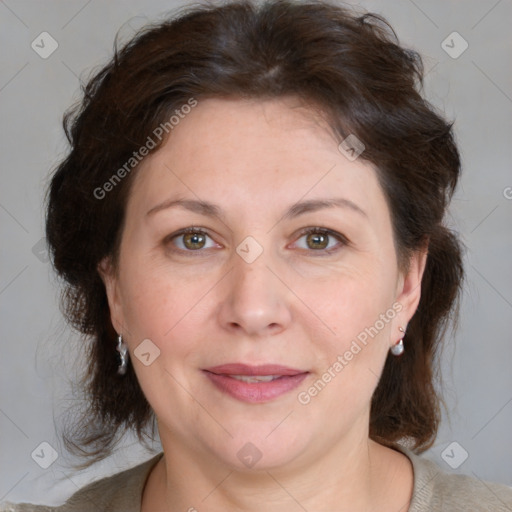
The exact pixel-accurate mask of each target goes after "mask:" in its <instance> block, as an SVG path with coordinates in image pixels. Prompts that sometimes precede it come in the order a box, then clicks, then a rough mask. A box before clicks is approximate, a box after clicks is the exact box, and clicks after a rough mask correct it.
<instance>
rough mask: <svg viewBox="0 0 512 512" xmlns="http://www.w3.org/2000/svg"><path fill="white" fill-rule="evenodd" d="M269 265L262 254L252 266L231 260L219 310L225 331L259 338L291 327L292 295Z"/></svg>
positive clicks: (236, 257)
mask: <svg viewBox="0 0 512 512" xmlns="http://www.w3.org/2000/svg"><path fill="white" fill-rule="evenodd" d="M269 263H271V262H270V261H268V259H267V257H266V253H265V251H264V252H263V254H261V255H260V256H259V257H258V258H257V259H256V261H253V262H252V263H247V262H246V261H244V260H243V259H242V258H241V257H239V256H238V255H235V256H234V268H233V270H232V271H231V272H230V273H229V275H228V276H227V279H226V280H225V283H224V290H223V293H224V298H223V300H222V301H221V304H220V309H219V321H220V322H221V325H222V327H223V328H224V329H226V330H228V331H230V332H235V333H237V334H243V335H246V336H252V337H254V336H256V337H258V336H269V335H273V334H278V333H280V332H282V331H283V330H285V329H286V328H287V327H288V326H289V325H290V323H291V320H292V313H291V311H290V304H291V303H290V301H291V300H292V298H293V293H292V291H291V290H290V289H289V288H288V287H287V286H286V284H285V283H286V279H284V278H283V276H280V275H279V272H278V271H276V270H275V269H274V268H272V266H275V265H272V266H269Z"/></svg>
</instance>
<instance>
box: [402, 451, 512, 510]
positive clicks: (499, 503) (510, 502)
mask: <svg viewBox="0 0 512 512" xmlns="http://www.w3.org/2000/svg"><path fill="white" fill-rule="evenodd" d="M399 451H402V452H403V453H404V454H405V455H406V456H407V457H409V459H410V460H411V463H412V466H413V470H414V489H413V496H412V500H411V505H410V508H409V511H408V512H424V511H427V510H428V511H429V512H435V511H445V510H471V511H472V512H484V511H485V512H511V511H512V487H508V486H506V485H504V484H498V483H492V482H487V481H484V480H480V479H479V478H476V477H471V476H468V475H458V474H453V473H448V472H447V471H444V470H443V469H442V468H441V467H439V466H438V465H437V464H435V463H434V462H432V461H430V460H428V459H425V458H423V457H420V456H419V455H416V454H414V453H413V452H411V451H409V450H407V449H405V448H403V447H399Z"/></svg>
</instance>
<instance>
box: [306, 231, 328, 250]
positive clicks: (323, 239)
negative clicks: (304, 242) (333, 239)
mask: <svg viewBox="0 0 512 512" xmlns="http://www.w3.org/2000/svg"><path fill="white" fill-rule="evenodd" d="M310 241H312V242H313V245H316V247H314V248H316V249H318V248H320V249H325V247H327V235H324V234H322V233H313V234H310V235H309V236H308V242H310Z"/></svg>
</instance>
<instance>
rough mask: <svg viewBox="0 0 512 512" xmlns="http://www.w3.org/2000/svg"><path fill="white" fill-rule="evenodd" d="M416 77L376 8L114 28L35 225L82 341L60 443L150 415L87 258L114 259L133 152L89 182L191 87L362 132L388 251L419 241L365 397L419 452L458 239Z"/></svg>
mask: <svg viewBox="0 0 512 512" xmlns="http://www.w3.org/2000/svg"><path fill="white" fill-rule="evenodd" d="M422 86H423V65H422V61H421V58H420V56H419V55H418V54H417V53H416V52H414V51H411V50H408V49H405V48H403V47H401V46H400V44H399V42H398V39H397V37H396V35H395V33H394V32H393V30H392V29H391V27H390V26H389V25H388V24H387V22H386V21H385V20H384V19H383V18H381V17H380V16H377V15H374V14H361V13H355V12H353V11H351V10H349V9H347V8H342V7H340V6H338V5H336V4H334V3H329V2H327V1H319V2H293V1H288V0H283V1H267V2H264V3H261V4H255V3H252V2H249V1H235V2H228V3H222V4H217V5H207V6H205V5H200V6H197V5H195V6H192V7H190V6H189V7H187V8H186V9H184V10H181V11H179V12H178V14H175V15H174V16H172V17H170V18H168V19H166V20H165V21H163V22H159V23H157V24H152V25H148V26H146V27H144V28H143V29H142V30H141V31H139V32H138V33H137V34H136V35H135V36H134V37H133V38H132V39H131V40H130V41H129V42H128V43H127V44H125V45H124V46H123V47H121V48H118V45H117V42H116V44H115V45H114V56H113V58H112V59H111V61H110V62H109V63H108V64H107V65H106V66H104V67H103V68H102V69H101V70H100V71H99V72H97V73H96V74H95V75H94V76H93V77H92V78H91V79H90V80H89V81H88V82H87V83H86V85H84V86H83V87H82V88H83V99H82V100H81V101H80V102H79V103H78V104H77V105H75V106H74V107H72V108H71V109H70V110H69V111H68V112H67V113H66V115H65V117H64V129H65V132H66V135H67V138H68V140H69V143H70V146H71V148H70V151H69V153H68V155H67V157H66V158H65V159H64V160H63V161H62V162H61V163H60V164H59V165H58V167H57V168H56V169H55V172H54V174H53V176H52V178H51V183H50V186H49V189H48V196H47V218H46V232H47V239H48V243H49V247H50V254H51V257H52V263H53V265H54V268H55V270H56V272H57V273H58V275H59V276H60V277H61V278H62V279H63V280H64V288H63V297H62V307H63V312H64V313H65V315H66V317H67V319H68V321H69V322H70V323H71V324H72V325H73V326H74V327H75V328H76V329H78V330H79V331H80V332H81V333H83V334H84V335H85V336H83V339H84V343H86V344H87V355H88V361H87V364H88V367H87V371H86V373H85V374H84V375H83V380H82V382H81V384H82V388H83V390H84V393H85V395H86V397H87V404H88V405H87V407H85V408H82V409H81V410H80V417H79V418H78V419H76V418H75V419H74V420H73V421H72V422H71V423H72V425H71V428H69V425H68V427H67V428H65V432H64V433H63V439H64V442H65V444H66V446H67V448H68V449H69V450H71V451H72V452H73V453H78V454H80V455H81V456H82V460H84V461H85V462H84V463H83V464H82V465H81V466H80V467H87V466H88V465H90V464H91V463H93V462H95V461H97V460H101V459H102V458H104V457H106V456H107V455H109V454H110V453H111V452H112V450H113V448H114V447H115V446H116V444H117V442H118V440H119V438H120V435H121V434H122V433H124V432H126V430H127V429H128V430H132V431H133V432H135V433H136V434H137V436H138V439H139V440H140V441H141V442H143V441H144V440H145V439H147V438H148V437H151V436H153V435H154V428H155V421H154V420H155V416H154V413H153V411H152V409H151V407H150V405H149V403H148V402H147V400H146V398H145V396H144V394H143V392H142V390H141V388H140V386H139V383H138V381H137V378H136V375H135V372H134V371H133V367H132V366H131V365H130V364H129V367H128V372H127V374H126V375H124V376H121V375H118V374H117V372H116V370H117V366H118V364H119V359H118V353H117V352H116V332H115V331H114V328H113V326H112V324H111V321H110V312H109V305H108V302H107V296H106V293H105V287H104V284H103V281H102V279H101V278H100V275H99V273H98V270H97V267H98V263H99V262H100V261H101V260H102V259H103V258H105V257H110V259H111V262H112V264H113V266H114V268H115V265H116V262H117V258H118V250H119V243H120V239H121V236H122V231H123V219H124V214H125V205H126V200H127V197H128V195H129V193H130V186H131V183H132V181H133V178H134V176H135V174H136V172H137V166H134V168H133V170H130V171H129V172H126V173H125V174H126V176H123V179H121V180H118V182H116V183H115V185H114V186H112V187H109V191H108V194H106V195H105V196H104V197H99V196H101V195H102V194H98V193H97V192H96V193H95V191H97V190H98V189H99V188H101V187H103V186H104V184H105V183H107V182H108V181H109V180H110V179H111V178H112V176H113V175H114V174H115V173H116V172H117V171H118V169H120V168H122V167H123V165H125V164H126V162H127V161H129V159H130V158H132V157H133V154H134V152H137V151H138V150H139V149H140V148H141V147H142V146H143V145H145V144H146V141H147V138H148V136H150V135H151V134H152V133H154V130H155V129H156V128H157V127H158V126H159V125H161V124H162V123H166V122H168V121H169V118H170V116H171V115H172V114H173V113H174V112H176V110H177V109H178V110H179V109H180V108H181V107H182V106H183V105H185V104H187V102H189V101H190V99H191V98H194V99H195V100H196V101H198V102H199V103H200V102H201V99H204V98H207V97H217V98H261V99H267V98H278V97H282V96H284V95H294V96H296V97H299V98H301V99H303V100H304V101H305V102H306V104H309V105H311V106H316V107H320V108H321V110H322V112H323V113H324V114H325V116H326V118H327V119H328V121H329V124H330V126H331V127H332V129H333V130H334V133H336V134H337V136H339V140H340V141H341V140H343V139H344V138H345V137H347V136H348V135H349V134H355V135H356V136H357V137H358V138H359V139H360V140H361V141H363V143H364V144H365V151H364V152H363V154H362V155H361V156H360V158H362V159H364V160H367V161H368V162H371V163H373V164H374V165H375V166H376V168H377V173H378V178H379V180H380V184H381V186H382V188H383V190H384V193H385V196H386V199H387V202H388V206H389V208H390V211H391V215H392V221H393V230H394V238H395V245H396V248H397V255H398V261H399V265H400V267H401V268H402V269H405V268H406V262H407V260H408V256H410V255H411V253H412V251H415V250H419V249H421V248H422V247H424V244H425V241H428V243H429V245H428V258H427V263H426V269H425V272H424V275H423V280H422V293H421V300H420V303H419V306H418V309H417V311H416V313H415V315H414V316H413V318H412V319H411V321H410V323H409V325H408V329H407V334H406V336H405V343H406V347H407V348H406V351H405V353H404V355H403V356H402V357H400V358H396V357H393V356H388V358H387V360H386V363H385V367H384V370H383V374H382V376H381V379H380V382H379V383H378V386H377V388H376V390H375V393H374V395H373V398H372V404H371V414H370V437H371V438H372V439H374V440H375V441H377V442H379V443H381V444H384V445H387V446H393V445H394V444H395V443H397V442H398V441H399V440H404V439H407V440H408V441H409V445H410V447H411V449H413V450H414V451H416V452H417V453H421V452H422V451H424V450H426V449H427V448H428V447H430V446H431V445H432V443H433V441H434V440H435V436H436V434H437V429H438V425H439V421H440V403H442V398H441V397H440V395H439V393H438V391H437V383H436V377H437V376H438V371H437V369H438V364H437V360H438V355H439V354H438V352H439V348H440V342H441V340H442V338H443V337H444V335H445V333H446V330H447V327H448V325H449V324H450V320H454V325H455V324H456V319H457V316H458V310H459V295H460V289H461V284H462V280H463V267H462V257H461V249H462V245H461V244H460V242H459V241H458V240H457V237H456V236H455V234H454V233H453V232H452V231H450V230H449V229H448V228H447V227H445V226H444V225H443V217H444V214H445V210H446V208H447V206H448V204H449V201H450V200H451V197H452V195H453V193H454V189H455V187H456V184H457V180H458V178H459V173H460V159H459V154H458V150H457V147H456V144H455V142H454V137H453V132H452V124H451V123H450V122H447V121H446V120H445V119H444V118H443V116H442V115H441V114H439V113H437V112H436V111H435V109H434V108H433V107H432V106H431V105H430V104H429V103H428V102H427V101H426V100H425V99H423V97H422V95H421V91H422ZM168 136H171V137H172V131H171V130H169V135H167V137H168ZM165 139H166V137H163V138H162V141H157V142H158V143H157V144H156V147H155V148H154V149H152V151H156V149H158V147H160V145H161V143H162V142H165ZM125 169H126V167H125ZM150 425H152V433H151V434H149V436H148V427H149V426H150Z"/></svg>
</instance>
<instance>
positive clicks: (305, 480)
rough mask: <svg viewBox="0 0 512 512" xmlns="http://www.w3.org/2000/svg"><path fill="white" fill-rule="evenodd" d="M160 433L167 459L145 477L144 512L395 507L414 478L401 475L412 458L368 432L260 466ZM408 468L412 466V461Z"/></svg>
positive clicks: (352, 511)
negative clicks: (239, 463) (245, 465)
mask: <svg viewBox="0 0 512 512" xmlns="http://www.w3.org/2000/svg"><path fill="white" fill-rule="evenodd" d="M160 437H161V440H162V445H163V447H164V453H165V457H163V458H162V459H161V460H160V462H159V463H158V464H157V466H156V467H155V468H154V471H153V472H152V475H150V479H148V483H147V485H146V489H145V492H144V496H143V507H142V511H143V512H145V511H146V510H148V511H149V510H162V511H164V510H166V511H168V512H173V511H175V510H187V511H190V512H194V510H196V511H199V512H201V511H204V510H233V511H243V512H252V511H254V512H256V511H260V510H261V507H262V504H263V503H264V504H265V511H268V512H277V511H279V512H283V511H288V510H300V509H301V508H302V509H304V510H319V509H322V510H337V511H339V512H348V511H350V512H356V511H361V512H362V511H368V510H380V511H384V510H386V509H387V508H388V505H389V507H390V509H391V506H393V507H395V508H394V510H402V512H403V511H405V510H407V504H408V498H410V494H411V490H410V489H409V487H411V488H412V477H411V480H410V482H405V481H404V478H405V474H406V473H405V471H406V468H405V466H404V465H403V464H404V460H403V459H406V460H407V461H408V459H407V457H405V456H403V455H401V454H399V453H398V452H395V451H394V450H390V449H388V448H385V447H383V446H381V445H379V444H377V443H375V442H374V441H371V440H369V439H368V437H367V436H366V437H361V436H359V438H355V436H353V435H352V436H347V437H346V438H345V439H344V440H342V441H339V442H338V443H333V444H332V445H330V448H329V451H328V452H326V453H323V454H320V456H319V454H318V452H317V453H315V457H314V458H309V459H308V458H307V457H303V458H302V460H301V462H300V463H299V462H293V463H290V464H286V466H281V467H275V468H266V469H265V468H264V469H259V470H258V469H256V468H253V469H250V470H249V469H248V470H239V469H234V468H233V467H230V466H228V465H226V464H223V463H222V462H219V460H218V459H217V458H215V457H213V455H212V454H209V453H207V452H205V451H204V450H203V451H202V450H200V449H199V448H197V447H190V446H187V445H186V443H184V442H183V441H184V440H182V439H176V438H175V437H173V436H172V435H170V433H169V432H162V430H160ZM389 452H393V454H394V455H393V454H391V453H389ZM393 457H394V458H393ZM407 470H408V471H409V472H411V469H410V463H409V464H408V467H407ZM411 475H412V472H411ZM397 477H399V478H397ZM392 483H393V484H394V485H396V486H397V487H398V486H400V487H401V488H402V489H404V491H403V492H402V495H401V496H398V495H397V494H396V492H395V493H393V492H392V490H391V487H392V486H391V484H392ZM404 484H408V485H404ZM395 491H396V489H395ZM391 496H392V497H393V498H391ZM397 504H398V505H399V506H398V508H396V505H397Z"/></svg>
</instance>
